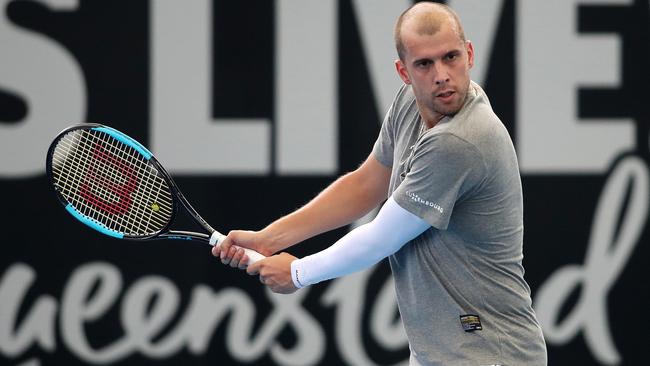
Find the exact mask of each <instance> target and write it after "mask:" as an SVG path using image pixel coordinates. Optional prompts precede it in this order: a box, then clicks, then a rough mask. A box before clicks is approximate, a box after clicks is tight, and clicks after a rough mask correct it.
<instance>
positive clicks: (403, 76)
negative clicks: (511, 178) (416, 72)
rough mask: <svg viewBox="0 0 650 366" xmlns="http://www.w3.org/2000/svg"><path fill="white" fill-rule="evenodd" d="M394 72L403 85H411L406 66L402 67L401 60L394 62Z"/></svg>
mask: <svg viewBox="0 0 650 366" xmlns="http://www.w3.org/2000/svg"><path fill="white" fill-rule="evenodd" d="M395 70H397V75H399V77H400V79H402V81H403V82H404V84H411V78H410V77H409V73H408V71H407V70H406V66H404V63H403V62H402V60H400V59H397V60H395Z"/></svg>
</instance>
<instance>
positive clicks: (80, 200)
mask: <svg viewBox="0 0 650 366" xmlns="http://www.w3.org/2000/svg"><path fill="white" fill-rule="evenodd" d="M46 168H47V175H48V177H49V180H50V182H51V184H52V187H53V188H54V191H55V192H56V195H57V197H58V198H59V201H60V202H61V203H62V204H63V206H64V207H65V209H66V210H67V211H68V212H69V213H70V214H71V215H72V216H74V217H75V218H76V219H77V220H79V221H81V222H82V223H84V224H86V225H87V226H89V227H91V228H93V229H95V230H97V231H99V232H100V233H102V234H105V235H109V236H112V237H115V238H119V239H130V240H154V239H176V240H197V241H201V242H205V243H209V244H210V245H220V244H221V242H222V241H223V240H224V239H225V236H224V235H223V234H221V233H219V232H218V231H216V230H215V229H213V228H212V227H211V226H210V225H209V224H208V223H207V222H206V221H205V220H204V219H203V218H202V217H201V216H200V215H199V214H198V213H197V212H196V210H194V208H192V206H191V205H190V203H189V202H188V201H187V199H186V198H185V197H184V196H183V194H182V193H181V191H180V190H179V189H178V187H177V186H176V184H175V183H174V181H173V180H172V178H171V176H170V175H169V174H168V173H167V171H165V169H164V168H163V166H162V165H161V164H160V163H159V162H158V160H156V158H155V157H154V156H153V154H151V152H150V151H149V150H147V148H145V147H144V146H142V145H141V144H140V143H139V142H137V141H136V140H134V139H132V138H131V137H129V136H127V135H125V134H123V133H121V132H119V131H117V130H115V129H113V128H111V127H107V126H104V125H101V124H95V123H83V124H78V125H75V126H71V127H68V128H66V129H65V130H63V131H62V132H61V133H60V134H59V135H58V136H57V137H56V138H55V139H54V141H53V142H52V144H51V145H50V148H49V150H48V153H47V162H46ZM179 206H182V207H183V208H184V209H185V210H186V211H187V212H188V213H189V215H190V216H191V217H192V218H193V219H194V221H195V222H196V223H197V224H198V225H199V226H201V227H202V228H203V229H204V230H205V233H197V232H191V231H175V230H170V227H171V225H172V223H173V222H174V219H175V217H176V214H177V212H178V209H179ZM244 251H245V252H246V255H247V256H248V259H249V261H248V263H249V264H251V263H254V262H257V261H258V260H260V259H263V258H265V257H264V256H263V255H262V254H260V253H258V252H256V251H254V250H251V249H247V248H244Z"/></svg>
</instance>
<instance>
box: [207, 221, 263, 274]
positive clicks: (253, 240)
mask: <svg viewBox="0 0 650 366" xmlns="http://www.w3.org/2000/svg"><path fill="white" fill-rule="evenodd" d="M235 245H236V246H238V247H241V248H249V249H253V250H254V251H256V252H258V253H260V254H263V255H265V256H269V255H271V254H273V252H272V251H270V250H269V249H267V248H266V247H265V238H264V234H263V233H262V232H261V231H243V230H233V231H231V232H229V233H228V236H226V239H224V241H223V242H221V245H215V246H214V247H213V248H212V255H214V256H215V257H218V258H220V259H221V263H223V264H227V265H230V266H231V267H233V268H239V269H246V267H247V266H248V256H247V255H246V254H245V253H244V250H243V249H241V248H236V247H235Z"/></svg>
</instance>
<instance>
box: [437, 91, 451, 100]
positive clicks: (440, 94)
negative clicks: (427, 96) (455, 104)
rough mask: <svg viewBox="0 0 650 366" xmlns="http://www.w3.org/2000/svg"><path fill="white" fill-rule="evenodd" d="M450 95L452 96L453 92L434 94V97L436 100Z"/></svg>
mask: <svg viewBox="0 0 650 366" xmlns="http://www.w3.org/2000/svg"><path fill="white" fill-rule="evenodd" d="M452 94H454V91H453V90H448V91H445V92H442V93H438V94H436V97H438V98H447V97H450V96H451V95H452Z"/></svg>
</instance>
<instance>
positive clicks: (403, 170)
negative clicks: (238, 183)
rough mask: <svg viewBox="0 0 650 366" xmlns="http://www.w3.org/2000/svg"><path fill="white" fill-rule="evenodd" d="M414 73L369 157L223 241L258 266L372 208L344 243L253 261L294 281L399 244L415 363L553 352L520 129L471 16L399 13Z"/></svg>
mask: <svg viewBox="0 0 650 366" xmlns="http://www.w3.org/2000/svg"><path fill="white" fill-rule="evenodd" d="M395 43H396V48H397V52H398V55H399V59H398V60H397V61H396V62H395V65H396V69H397V73H398V74H399V76H400V78H401V79H402V80H403V81H404V85H403V86H402V87H401V88H400V90H399V91H398V93H397V96H396V97H395V100H394V102H393V104H392V106H391V108H390V110H389V112H388V114H387V116H386V118H385V120H384V122H383V125H382V128H381V132H380V135H379V138H378V139H377V141H376V143H375V146H374V148H373V151H372V153H371V154H370V156H369V157H368V158H367V160H366V161H365V162H364V163H363V164H362V165H361V166H360V167H359V168H358V169H357V170H356V171H354V172H352V173H349V174H347V175H345V176H343V177H341V178H339V179H338V180H337V181H335V182H334V183H333V184H332V185H331V186H329V187H328V188H327V189H325V190H324V191H323V192H321V193H320V194H319V195H318V196H317V197H316V198H315V199H314V200H312V201H311V202H310V203H308V204H307V205H306V206H304V207H302V208H301V209H299V210H297V211H296V212H294V213H292V214H290V215H288V216H286V217H283V218H281V219H279V220H277V221H275V222H274V223H272V224H270V225H269V226H268V227H266V228H265V229H263V230H261V231H259V232H249V231H233V232H231V233H230V234H229V235H228V238H227V239H226V241H225V242H224V243H223V245H222V247H221V248H218V247H217V248H214V250H213V254H214V255H216V256H219V257H221V260H222V262H224V263H226V264H230V265H231V266H233V267H239V268H245V267H246V262H247V258H246V257H245V255H244V253H243V250H241V249H239V250H237V249H236V248H234V247H233V246H232V245H233V244H236V245H239V246H242V247H248V248H252V249H255V250H257V251H259V252H261V253H262V254H265V255H270V254H272V253H276V252H279V251H281V250H283V249H285V248H288V247H289V246H292V245H294V244H296V243H298V242H301V241H303V240H305V239H307V238H309V237H312V236H314V235H317V234H319V233H322V232H324V231H327V230H331V229H334V228H337V227H340V226H342V225H346V224H349V223H350V222H352V221H353V220H355V219H357V218H359V217H361V216H363V215H364V214H366V213H367V212H369V211H370V210H371V209H372V208H374V207H376V206H377V205H378V204H380V203H381V202H382V201H383V200H384V199H385V198H386V197H388V200H387V201H386V203H385V204H384V205H383V206H382V208H381V210H380V211H379V213H378V214H377V217H376V218H375V219H374V220H373V221H372V222H370V223H368V224H366V225H363V226H360V227H358V228H356V229H354V230H352V231H351V232H350V233H348V234H347V235H345V236H344V237H343V238H341V239H340V240H339V241H337V242H336V243H335V244H334V245H332V246H331V247H329V248H327V249H325V250H323V251H321V252H319V253H316V254H313V255H311V256H308V257H305V258H302V259H297V258H295V257H293V256H291V255H289V254H287V253H281V254H279V255H275V256H271V257H269V258H267V259H265V260H262V261H259V262H257V263H254V264H252V265H251V266H249V267H248V268H247V271H248V273H249V274H251V275H257V274H259V276H260V280H261V281H262V283H264V284H266V285H267V286H269V287H270V288H271V289H272V290H273V291H275V292H280V293H290V292H293V291H296V290H297V289H298V288H301V287H304V286H308V285H310V284H314V283H317V282H320V281H323V280H327V279H331V278H334V277H339V276H342V275H345V274H348V273H351V272H354V271H357V270H361V269H365V268H367V267H369V266H371V265H373V264H375V263H376V262H378V261H379V260H381V259H382V258H385V257H389V258H390V265H391V269H392V272H393V275H394V277H395V287H396V292H397V300H398V304H399V309H400V314H401V316H402V320H403V323H404V327H405V329H406V333H407V336H408V340H409V345H410V348H411V359H410V363H411V365H475V366H478V365H526V366H532V365H545V364H546V362H547V360H546V347H545V343H544V338H543V336H542V332H541V329H540V327H539V324H538V322H537V320H536V318H535V314H534V312H533V309H532V307H531V298H530V289H529V287H528V285H527V283H526V282H525V280H524V278H523V275H524V269H523V267H522V258H523V254H522V239H523V208H522V206H523V203H522V202H523V199H522V190H521V179H520V176H519V170H518V164H517V158H516V155H515V151H514V147H513V145H512V141H511V140H510V137H509V135H508V132H507V130H506V129H505V127H504V126H503V124H502V123H501V121H500V120H499V119H498V117H497V116H496V115H495V114H494V112H493V111H492V108H491V106H490V104H489V101H488V98H487V96H486V95H485V93H484V92H483V90H482V89H481V88H480V87H479V86H478V85H477V84H475V83H473V82H471V80H470V76H469V71H470V69H471V67H472V66H473V63H474V49H473V46H472V44H471V42H469V41H467V40H466V39H465V35H464V33H463V28H462V25H461V23H460V20H459V19H458V17H457V15H456V14H455V13H454V12H453V11H452V10H451V9H449V8H448V7H446V6H444V5H441V4H437V3H423V2H421V3H417V4H416V5H414V6H412V7H411V8H409V9H407V10H406V11H405V12H404V13H403V14H402V15H401V16H400V17H399V19H398V21H397V24H396V26H395Z"/></svg>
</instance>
